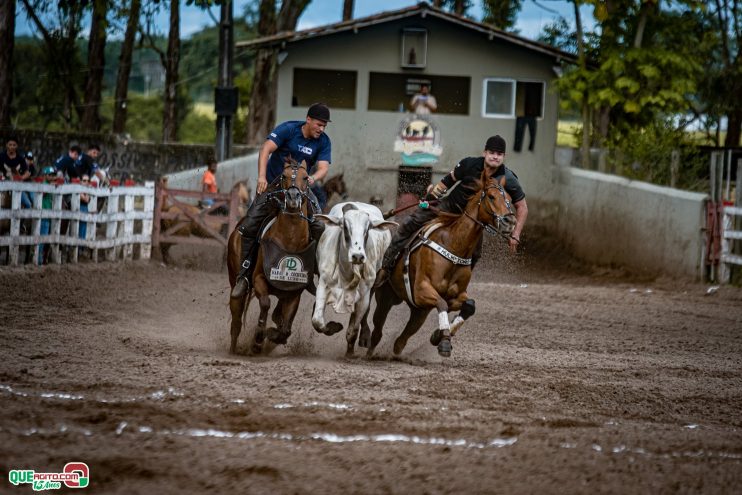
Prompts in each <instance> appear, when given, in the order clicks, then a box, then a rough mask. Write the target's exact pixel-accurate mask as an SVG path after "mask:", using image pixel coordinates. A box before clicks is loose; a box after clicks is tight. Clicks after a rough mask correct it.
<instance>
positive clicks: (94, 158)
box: [70, 143, 106, 184]
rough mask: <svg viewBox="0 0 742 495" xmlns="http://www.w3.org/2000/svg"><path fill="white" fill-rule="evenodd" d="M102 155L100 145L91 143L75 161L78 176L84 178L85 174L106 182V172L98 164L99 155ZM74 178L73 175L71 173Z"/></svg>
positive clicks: (103, 182)
mask: <svg viewBox="0 0 742 495" xmlns="http://www.w3.org/2000/svg"><path fill="white" fill-rule="evenodd" d="M99 156H100V146H98V145H97V144H95V143H91V144H90V145H89V146H88V149H87V151H86V152H85V153H80V157H79V158H78V159H77V160H76V161H75V173H76V177H80V178H81V179H82V177H83V175H87V176H88V177H93V176H95V177H97V179H98V182H100V183H102V184H105V182H106V174H105V172H103V170H101V168H100V165H99V164H98V157H99ZM70 178H71V179H72V178H73V177H72V175H70Z"/></svg>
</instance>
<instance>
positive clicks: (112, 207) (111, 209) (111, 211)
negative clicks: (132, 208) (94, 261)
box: [106, 189, 119, 261]
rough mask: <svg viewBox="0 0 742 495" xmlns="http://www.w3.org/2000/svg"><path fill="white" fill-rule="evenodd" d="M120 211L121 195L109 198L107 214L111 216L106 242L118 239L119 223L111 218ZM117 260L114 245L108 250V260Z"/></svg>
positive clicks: (107, 223) (108, 220)
mask: <svg viewBox="0 0 742 495" xmlns="http://www.w3.org/2000/svg"><path fill="white" fill-rule="evenodd" d="M110 190H111V189H109V191H110ZM118 211H119V195H118V194H116V195H113V194H111V195H110V196H108V201H107V204H106V213H107V214H108V216H109V218H108V219H107V221H106V240H115V239H116V230H117V227H118V222H117V221H116V220H115V219H113V220H112V219H111V218H110V217H111V216H113V215H115V214H116V213H118ZM115 259H116V246H115V245H114V246H111V247H110V248H108V249H106V260H108V261H114V260H115Z"/></svg>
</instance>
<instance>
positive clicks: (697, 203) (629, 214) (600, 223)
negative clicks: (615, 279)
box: [558, 167, 707, 279]
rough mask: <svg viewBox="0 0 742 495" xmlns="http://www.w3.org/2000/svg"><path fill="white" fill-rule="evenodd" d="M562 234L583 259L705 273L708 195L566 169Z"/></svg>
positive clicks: (687, 273) (645, 269) (680, 274)
mask: <svg viewBox="0 0 742 495" xmlns="http://www.w3.org/2000/svg"><path fill="white" fill-rule="evenodd" d="M560 170H561V184H560V191H561V198H560V201H559V203H560V211H559V216H558V233H559V235H560V236H561V237H562V238H563V239H564V240H565V241H566V242H567V244H568V245H569V246H570V247H571V249H572V250H573V254H574V255H575V256H576V257H578V258H581V259H584V260H587V261H590V262H593V263H597V264H604V265H618V266H626V267H629V268H632V269H635V270H639V271H642V272H645V273H650V274H661V273H663V274H668V275H672V276H677V277H688V278H696V279H697V278H700V277H701V273H702V272H701V268H702V266H701V263H702V253H703V248H704V242H703V232H702V228H703V227H704V225H705V204H706V200H707V195H705V194H701V193H694V192H688V191H680V190H677V189H671V188H669V187H660V186H655V185H653V184H647V183H645V182H637V181H631V180H628V179H625V178H623V177H617V176H613V175H607V174H602V173H599V172H592V171H587V170H580V169H576V168H570V167H562V168H561V169H560Z"/></svg>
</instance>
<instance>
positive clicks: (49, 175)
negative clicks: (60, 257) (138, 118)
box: [38, 165, 57, 265]
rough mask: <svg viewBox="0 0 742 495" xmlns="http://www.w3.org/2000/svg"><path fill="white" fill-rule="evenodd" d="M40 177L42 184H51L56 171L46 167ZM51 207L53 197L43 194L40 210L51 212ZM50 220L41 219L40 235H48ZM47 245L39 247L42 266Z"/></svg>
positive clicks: (47, 251) (44, 262)
mask: <svg viewBox="0 0 742 495" xmlns="http://www.w3.org/2000/svg"><path fill="white" fill-rule="evenodd" d="M41 175H42V177H44V184H51V183H52V182H54V181H56V180H57V170H56V169H55V168H54V167H52V166H51V165H50V166H48V167H44V169H43V170H42V171H41ZM52 206H53V195H52V194H51V193H44V196H43V197H42V199H41V209H42V210H51V209H52ZM51 223H52V221H51V219H50V218H42V219H41V226H40V231H39V234H40V235H49V233H50V231H51ZM48 248H49V245H48V244H41V245H40V246H39V260H38V261H39V265H44V264H46V262H47V259H48V257H49V249H48Z"/></svg>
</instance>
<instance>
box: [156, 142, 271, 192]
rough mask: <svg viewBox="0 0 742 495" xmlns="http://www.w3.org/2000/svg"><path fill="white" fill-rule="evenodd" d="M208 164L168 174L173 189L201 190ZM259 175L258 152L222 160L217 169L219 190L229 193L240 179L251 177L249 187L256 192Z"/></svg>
mask: <svg viewBox="0 0 742 495" xmlns="http://www.w3.org/2000/svg"><path fill="white" fill-rule="evenodd" d="M205 171H206V166H203V167H197V168H194V169H190V170H184V171H181V172H173V173H170V174H167V175H166V177H167V179H168V186H169V187H171V188H173V189H188V190H192V191H200V190H201V179H202V178H203V175H204V172H205ZM257 175H258V153H257V152H254V153H250V154H248V155H244V156H238V157H235V158H230V159H229V160H225V161H223V162H220V163H219V165H218V167H217V169H216V182H217V185H218V187H219V192H221V193H228V192H229V191H230V190H231V189H232V186H233V185H234V184H235V183H236V182H238V181H244V180H246V179H249V180H250V181H249V183H248V187H249V188H250V189H251V192H252V193H253V194H254V192H255V191H254V189H255V177H257Z"/></svg>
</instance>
